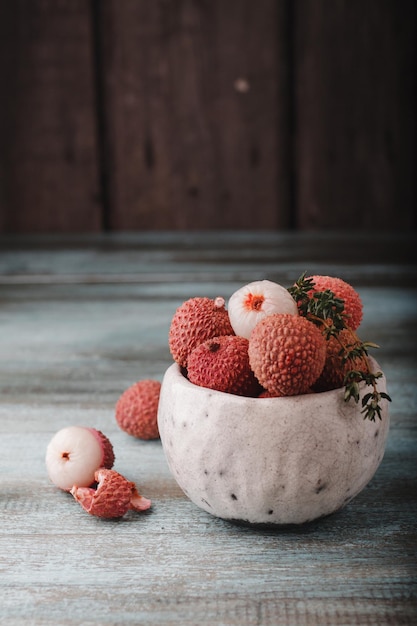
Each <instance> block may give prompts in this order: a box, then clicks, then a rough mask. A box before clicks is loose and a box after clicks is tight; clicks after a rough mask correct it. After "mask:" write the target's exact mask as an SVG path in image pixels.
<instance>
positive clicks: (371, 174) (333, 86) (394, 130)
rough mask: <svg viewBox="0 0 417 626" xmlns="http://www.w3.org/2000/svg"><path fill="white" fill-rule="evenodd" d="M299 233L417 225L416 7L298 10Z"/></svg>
mask: <svg viewBox="0 0 417 626" xmlns="http://www.w3.org/2000/svg"><path fill="white" fill-rule="evenodd" d="M295 23H296V25H297V26H296V29H295V54H294V58H295V62H294V67H295V70H294V71H295V75H296V76H295V88H296V96H295V105H296V112H295V119H296V138H297V140H296V148H295V153H296V181H295V183H294V185H295V189H296V205H297V225H298V227H299V228H301V229H307V230H312V229H323V228H329V229H332V228H340V227H341V226H342V224H343V226H344V227H345V228H351V229H363V228H369V229H375V228H379V229H383V230H390V229H391V228H393V227H394V228H397V229H398V228H399V229H404V230H405V229H407V228H415V226H416V214H415V203H416V191H415V171H416V123H415V115H414V113H413V111H415V109H416V90H415V76H416V47H415V45H416V44H415V42H416V29H415V23H416V15H415V3H414V2H413V1H412V0H411V1H408V0H406V1H405V2H401V3H393V2H367V3H365V4H364V3H358V2H345V1H343V0H338V1H337V2H331V3H330V4H329V3H328V2H325V1H323V0H319V1H318V2H310V1H309V0H298V1H297V2H296V3H295Z"/></svg>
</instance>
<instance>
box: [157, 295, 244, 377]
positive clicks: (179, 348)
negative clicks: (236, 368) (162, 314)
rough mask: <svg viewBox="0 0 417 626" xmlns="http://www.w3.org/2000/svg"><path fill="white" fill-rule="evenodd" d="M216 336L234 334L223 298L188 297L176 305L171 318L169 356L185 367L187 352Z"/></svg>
mask: <svg viewBox="0 0 417 626" xmlns="http://www.w3.org/2000/svg"><path fill="white" fill-rule="evenodd" d="M220 335H234V330H233V328H232V326H231V324H230V320H229V314H228V312H227V311H226V308H225V301H224V299H223V298H221V297H218V298H215V299H214V300H213V299H211V298H205V297H195V298H190V299H189V300H186V301H185V302H183V304H182V305H181V306H180V307H178V309H177V310H176V312H175V313H174V316H173V318H172V321H171V325H170V329H169V349H170V351H171V355H172V357H173V359H174V361H176V362H177V363H178V364H179V365H180V366H181V367H184V368H186V367H187V361H188V355H189V354H190V353H191V352H192V350H194V348H196V347H197V346H198V345H200V343H203V341H206V340H207V339H211V338H212V337H219V336H220Z"/></svg>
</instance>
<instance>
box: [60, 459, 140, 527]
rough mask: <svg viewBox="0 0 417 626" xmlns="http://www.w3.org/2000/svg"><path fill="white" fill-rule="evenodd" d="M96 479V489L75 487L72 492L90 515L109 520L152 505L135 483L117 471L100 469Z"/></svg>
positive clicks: (96, 473)
mask: <svg viewBox="0 0 417 626" xmlns="http://www.w3.org/2000/svg"><path fill="white" fill-rule="evenodd" d="M94 478H95V481H96V482H97V488H96V489H94V488H91V487H79V486H77V485H74V486H73V487H72V489H71V491H70V493H71V494H72V495H73V496H74V498H75V499H76V500H77V502H78V503H79V504H80V505H81V506H82V508H83V509H84V510H85V511H87V513H89V514H90V515H95V516H97V517H103V518H108V519H110V518H116V517H122V516H123V515H125V514H126V513H127V512H128V511H129V509H133V510H135V511H145V510H147V509H149V508H150V506H151V504H152V503H151V501H150V500H148V499H147V498H144V497H143V496H141V495H140V494H139V492H138V490H137V488H136V485H135V483H133V482H131V481H129V480H127V479H126V478H125V477H124V476H122V474H119V473H118V472H116V471H115V470H108V469H105V468H100V469H99V470H97V471H96V472H95V476H94Z"/></svg>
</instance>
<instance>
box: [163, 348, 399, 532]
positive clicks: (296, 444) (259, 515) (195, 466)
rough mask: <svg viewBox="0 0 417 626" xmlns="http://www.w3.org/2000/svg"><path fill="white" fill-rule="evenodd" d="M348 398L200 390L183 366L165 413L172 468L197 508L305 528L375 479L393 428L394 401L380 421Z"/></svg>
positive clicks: (174, 373) (175, 370)
mask: <svg viewBox="0 0 417 626" xmlns="http://www.w3.org/2000/svg"><path fill="white" fill-rule="evenodd" d="M370 361H371V367H372V369H373V371H375V372H376V371H380V368H379V366H378V364H377V363H376V361H375V360H374V359H372V358H371V359H370ZM362 385H363V384H362ZM378 389H379V390H380V391H385V392H386V380H385V377H381V378H380V379H378ZM367 391H369V387H364V386H363V387H362V388H361V396H362V395H363V394H364V393H365V392H367ZM343 395H344V389H336V390H332V391H327V392H323V393H311V394H306V395H302V396H291V397H284V398H247V397H242V396H236V395H233V394H228V393H223V392H220V391H213V390H211V389H206V388H204V387H198V386H196V385H194V384H192V383H191V382H190V381H189V380H188V379H187V378H186V377H185V376H184V375H183V374H182V372H181V369H180V368H179V366H178V365H177V364H176V363H174V364H173V365H171V366H170V367H169V368H168V369H167V371H166V373H165V375H164V378H163V381H162V387H161V395H160V400H159V410H158V427H159V433H160V437H161V442H162V447H163V450H164V453H165V456H166V459H167V462H168V466H169V468H170V471H171V473H172V475H173V477H174V478H175V480H176V481H177V483H178V485H179V486H180V487H181V489H182V490H183V492H184V493H185V495H186V496H188V498H189V499H190V500H191V501H192V502H194V504H196V505H197V506H198V507H200V508H201V509H204V510H205V511H207V512H208V513H211V514H212V515H214V516H216V517H219V518H222V519H225V520H230V521H235V522H244V523H249V524H257V525H258V524H268V525H271V524H273V525H279V524H280V525H287V524H303V523H305V522H309V521H312V520H315V519H317V518H319V517H322V516H325V515H329V514H331V513H334V512H335V511H337V510H339V509H341V508H342V507H344V506H345V505H346V504H347V503H348V502H349V501H350V500H352V498H354V497H355V496H356V495H357V494H358V493H359V492H360V491H361V490H362V489H363V488H364V487H365V486H366V485H367V484H368V483H369V481H370V480H371V478H372V477H373V476H374V474H375V472H376V470H377V468H378V466H379V464H380V463H381V461H382V458H383V455H384V450H385V443H386V439H387V435H388V430H389V414H388V406H387V405H388V401H387V400H383V401H382V403H381V406H382V420H379V419H378V417H377V418H376V421H375V422H371V421H370V420H368V419H366V420H364V418H363V415H362V414H361V408H362V407H361V404H360V403H359V404H356V403H355V402H354V401H353V400H350V401H349V402H345V401H344V399H343Z"/></svg>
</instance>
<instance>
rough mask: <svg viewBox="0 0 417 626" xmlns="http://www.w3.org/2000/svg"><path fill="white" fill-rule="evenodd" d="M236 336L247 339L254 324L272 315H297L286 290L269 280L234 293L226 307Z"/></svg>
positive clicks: (295, 306) (255, 283) (294, 305)
mask: <svg viewBox="0 0 417 626" xmlns="http://www.w3.org/2000/svg"><path fill="white" fill-rule="evenodd" d="M227 309H228V312H229V318H230V323H231V325H232V327H233V330H234V331H235V333H236V335H240V336H242V337H246V338H247V339H249V337H250V334H251V332H252V330H253V329H254V328H255V326H256V324H257V323H258V322H259V321H260V320H261V319H263V318H264V317H266V316H267V315H272V314H274V313H290V314H291V315H298V307H297V303H296V302H295V300H294V298H293V297H292V296H291V295H290V293H289V292H288V289H286V288H285V287H282V286H281V285H279V284H278V283H274V282H272V281H270V280H257V281H254V282H252V283H249V284H248V285H245V286H244V287H241V288H240V289H238V290H237V291H235V292H234V293H233V294H232V296H231V297H230V298H229V302H228V305H227Z"/></svg>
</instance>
